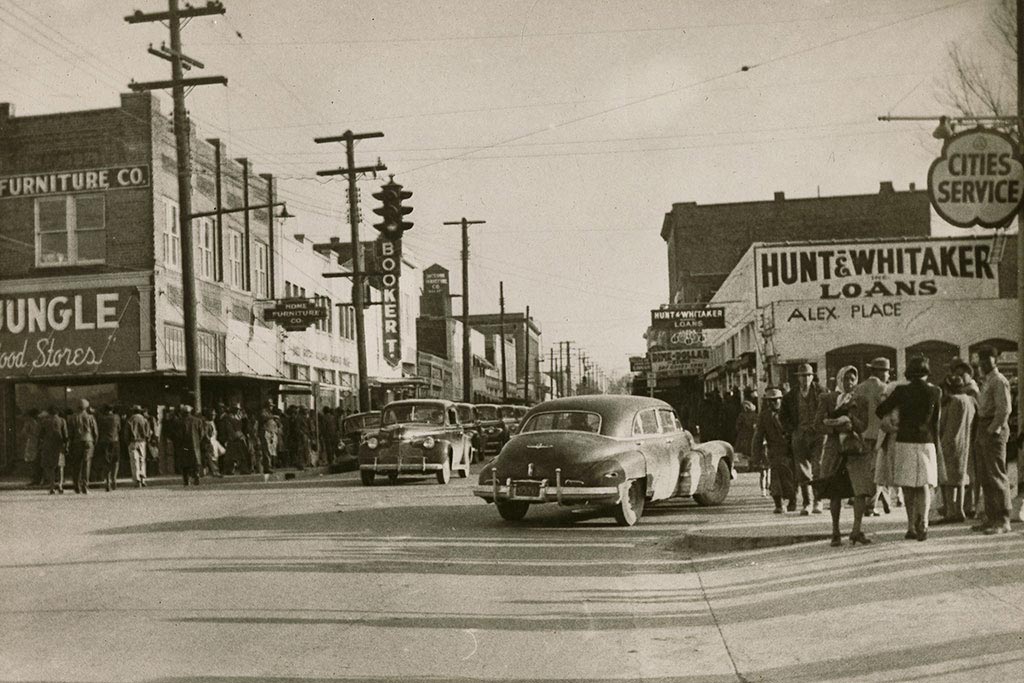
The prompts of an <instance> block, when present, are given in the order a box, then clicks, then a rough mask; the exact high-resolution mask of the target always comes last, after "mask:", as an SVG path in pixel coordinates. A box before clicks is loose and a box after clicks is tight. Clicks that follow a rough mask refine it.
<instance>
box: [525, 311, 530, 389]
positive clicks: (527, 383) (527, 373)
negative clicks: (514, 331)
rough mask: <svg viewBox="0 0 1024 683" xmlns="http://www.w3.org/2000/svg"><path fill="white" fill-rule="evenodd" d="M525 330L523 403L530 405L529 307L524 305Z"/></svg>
mask: <svg viewBox="0 0 1024 683" xmlns="http://www.w3.org/2000/svg"><path fill="white" fill-rule="evenodd" d="M525 327H526V330H525V331H524V332H523V349H524V350H525V352H526V353H525V357H524V358H523V404H524V405H530V307H529V306H527V307H526V325H525Z"/></svg>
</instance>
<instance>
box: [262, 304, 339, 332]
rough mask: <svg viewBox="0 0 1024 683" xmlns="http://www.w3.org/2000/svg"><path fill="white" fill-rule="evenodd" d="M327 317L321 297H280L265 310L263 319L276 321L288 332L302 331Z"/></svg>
mask: <svg viewBox="0 0 1024 683" xmlns="http://www.w3.org/2000/svg"><path fill="white" fill-rule="evenodd" d="M326 317H327V308H326V307H325V306H324V304H323V302H322V301H321V300H319V299H278V300H277V301H275V302H274V305H273V307H271V308H267V309H265V310H264V311H263V319H264V320H266V321H268V322H270V321H273V322H276V323H277V324H278V325H280V326H281V327H283V328H284V329H285V330H287V331H288V332H300V331H302V330H304V329H306V328H307V327H309V326H310V325H312V324H314V323H316V322H318V321H320V320H323V319H324V318H326Z"/></svg>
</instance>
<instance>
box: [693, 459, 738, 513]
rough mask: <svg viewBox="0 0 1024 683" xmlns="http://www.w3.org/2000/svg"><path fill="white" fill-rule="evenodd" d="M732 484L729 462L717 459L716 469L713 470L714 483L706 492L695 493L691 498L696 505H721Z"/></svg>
mask: <svg viewBox="0 0 1024 683" xmlns="http://www.w3.org/2000/svg"><path fill="white" fill-rule="evenodd" d="M731 485H732V478H731V472H730V471H729V463H727V462H726V461H725V460H719V461H718V470H717V471H716V472H715V485H714V487H713V488H712V489H711V490H710V491H708V492H707V493H695V494H693V499H694V500H695V501H696V502H697V505H704V506H709V505H721V504H722V503H724V502H725V498H726V496H728V495H729V487H730V486H731Z"/></svg>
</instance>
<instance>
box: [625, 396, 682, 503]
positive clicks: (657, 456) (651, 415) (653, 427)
mask: <svg viewBox="0 0 1024 683" xmlns="http://www.w3.org/2000/svg"><path fill="white" fill-rule="evenodd" d="M633 437H634V440H635V442H636V446H637V448H639V449H640V452H641V453H643V456H644V460H645V461H646V463H647V478H648V481H649V483H650V484H649V485H650V486H651V490H649V491H648V492H647V493H648V496H649V497H650V498H651V499H652V500H662V499H664V498H668V497H670V496H671V495H672V491H673V490H674V488H675V486H674V484H675V482H674V481H673V480H671V479H668V478H667V477H666V474H667V470H668V451H667V449H666V447H665V439H664V437H663V436H662V434H661V428H660V426H659V425H658V413H657V410H656V409H654V408H645V409H644V410H641V411H640V412H638V413H637V415H636V418H634V420H633Z"/></svg>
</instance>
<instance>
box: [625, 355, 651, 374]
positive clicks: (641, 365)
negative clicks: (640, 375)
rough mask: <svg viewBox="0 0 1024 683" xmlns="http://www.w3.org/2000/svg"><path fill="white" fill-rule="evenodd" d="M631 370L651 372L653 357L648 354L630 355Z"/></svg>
mask: <svg viewBox="0 0 1024 683" xmlns="http://www.w3.org/2000/svg"><path fill="white" fill-rule="evenodd" d="M629 371H630V372H650V371H651V359H650V358H648V357H647V356H630V357H629Z"/></svg>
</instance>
